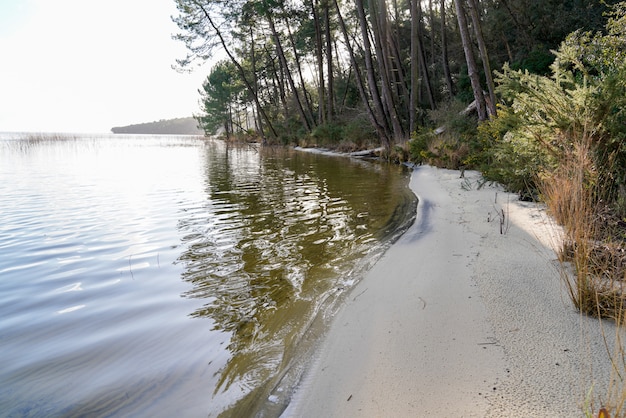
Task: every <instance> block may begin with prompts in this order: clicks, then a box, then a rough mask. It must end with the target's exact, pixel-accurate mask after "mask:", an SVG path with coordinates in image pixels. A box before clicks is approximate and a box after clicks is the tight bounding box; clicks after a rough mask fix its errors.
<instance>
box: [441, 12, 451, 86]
mask: <svg viewBox="0 0 626 418" xmlns="http://www.w3.org/2000/svg"><path fill="white" fill-rule="evenodd" d="M441 60H442V61H443V62H442V64H443V76H444V78H445V80H446V86H447V87H448V94H449V96H450V98H452V96H454V84H452V75H451V74H450V60H449V59H448V31H447V28H446V0H441Z"/></svg>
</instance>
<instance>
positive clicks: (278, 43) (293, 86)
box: [266, 12, 311, 132]
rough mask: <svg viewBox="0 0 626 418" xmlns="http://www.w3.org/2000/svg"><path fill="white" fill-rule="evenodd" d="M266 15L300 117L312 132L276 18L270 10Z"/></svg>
mask: <svg viewBox="0 0 626 418" xmlns="http://www.w3.org/2000/svg"><path fill="white" fill-rule="evenodd" d="M266 17H267V21H268V22H269V24H270V29H271V31H272V35H274V40H275V42H276V49H277V52H278V60H279V62H280V63H281V66H282V68H283V71H284V73H285V77H287V82H288V83H289V87H290V88H291V90H292V93H293V96H294V98H295V99H296V107H297V109H298V113H300V117H301V118H302V122H303V123H304V126H305V127H306V129H307V130H308V131H309V132H310V131H311V125H310V124H309V121H308V119H307V117H306V114H305V113H304V107H303V106H302V101H301V100H300V94H299V93H298V89H297V88H296V84H295V83H294V81H293V77H292V76H291V70H289V65H288V64H287V58H286V57H285V52H284V50H283V46H282V42H281V41H280V36H279V35H278V32H277V31H276V27H275V26H274V20H273V19H272V16H271V15H270V13H269V12H268V13H266Z"/></svg>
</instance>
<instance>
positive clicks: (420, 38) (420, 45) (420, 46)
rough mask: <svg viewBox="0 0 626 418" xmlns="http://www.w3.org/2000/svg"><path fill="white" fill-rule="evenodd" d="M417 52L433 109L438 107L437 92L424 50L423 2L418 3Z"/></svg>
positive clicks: (429, 101)
mask: <svg viewBox="0 0 626 418" xmlns="http://www.w3.org/2000/svg"><path fill="white" fill-rule="evenodd" d="M417 53H418V57H419V61H420V64H421V67H422V72H423V74H422V77H423V79H424V85H425V87H426V94H427V95H428V103H429V104H430V108H431V109H433V110H434V109H436V107H437V106H436V104H435V94H434V92H433V87H432V84H431V82H430V75H429V72H428V64H427V61H426V54H425V52H424V26H423V15H422V5H421V3H419V2H418V3H417Z"/></svg>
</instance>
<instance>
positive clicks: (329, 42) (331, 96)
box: [320, 0, 335, 123]
mask: <svg viewBox="0 0 626 418" xmlns="http://www.w3.org/2000/svg"><path fill="white" fill-rule="evenodd" d="M323 1H324V3H323V7H324V29H325V35H326V77H328V90H327V91H326V100H327V105H326V122H327V123H331V122H332V121H333V118H334V114H335V87H334V75H333V38H332V36H331V30H330V5H329V0H323ZM320 81H321V80H320Z"/></svg>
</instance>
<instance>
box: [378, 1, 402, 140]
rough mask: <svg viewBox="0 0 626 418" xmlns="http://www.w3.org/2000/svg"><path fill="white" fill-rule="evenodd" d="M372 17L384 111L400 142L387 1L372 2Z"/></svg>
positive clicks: (400, 132)
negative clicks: (390, 54) (390, 60)
mask: <svg viewBox="0 0 626 418" xmlns="http://www.w3.org/2000/svg"><path fill="white" fill-rule="evenodd" d="M370 17H371V22H372V33H373V35H374V49H375V50H376V58H377V59H376V61H377V62H378V71H379V73H380V78H381V87H380V89H381V93H382V100H383V105H384V109H385V110H386V114H388V115H389V119H390V121H391V126H392V128H393V137H394V139H395V141H397V142H399V141H401V140H402V139H403V137H404V134H403V131H402V125H401V124H400V120H399V118H398V113H397V111H396V107H395V101H394V100H393V95H392V92H391V78H390V72H391V65H390V62H389V48H388V39H387V34H388V32H387V9H386V4H385V0H371V1H370Z"/></svg>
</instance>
